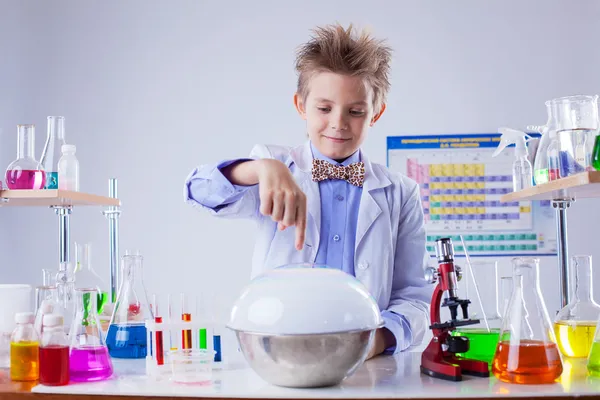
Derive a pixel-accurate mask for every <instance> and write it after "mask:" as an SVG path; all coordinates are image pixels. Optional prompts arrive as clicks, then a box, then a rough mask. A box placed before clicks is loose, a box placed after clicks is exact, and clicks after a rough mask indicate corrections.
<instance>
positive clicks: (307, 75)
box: [296, 24, 392, 113]
mask: <svg viewBox="0 0 600 400" xmlns="http://www.w3.org/2000/svg"><path fill="white" fill-rule="evenodd" d="M313 33H314V34H313V36H312V37H311V39H310V40H309V41H308V42H306V43H304V44H303V45H302V46H300V47H299V48H298V51H297V54H296V72H297V73H298V88H297V92H298V94H299V95H300V97H301V98H302V99H303V101H306V97H307V96H308V92H309V84H310V79H311V78H312V76H313V75H314V74H316V73H319V72H333V73H338V74H344V75H350V76H360V77H362V78H364V79H365V80H366V82H367V83H368V84H369V85H370V86H371V88H372V89H373V109H374V110H375V112H376V113H377V112H379V109H380V107H381V105H382V104H383V103H384V102H385V101H386V98H387V93H388V91H389V88H390V82H389V71H390V61H391V54H392V50H391V48H390V47H388V46H386V45H385V42H384V41H383V40H378V39H375V38H373V37H371V35H370V34H369V33H368V31H367V30H362V31H361V32H360V34H358V35H356V34H354V28H353V26H352V24H350V25H349V26H348V28H347V29H344V27H342V26H341V25H339V24H336V25H327V26H324V27H317V28H316V29H314V30H313Z"/></svg>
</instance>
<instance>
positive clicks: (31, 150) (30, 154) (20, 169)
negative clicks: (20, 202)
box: [5, 125, 46, 189]
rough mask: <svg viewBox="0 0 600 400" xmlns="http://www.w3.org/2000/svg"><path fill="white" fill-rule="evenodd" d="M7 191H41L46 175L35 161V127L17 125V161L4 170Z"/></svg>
mask: <svg viewBox="0 0 600 400" xmlns="http://www.w3.org/2000/svg"><path fill="white" fill-rule="evenodd" d="M5 178H6V186H8V188H9V189H43V188H44V185H45V184H46V174H45V173H44V169H43V167H42V165H41V164H40V163H39V162H38V161H37V160H36V159H35V125H17V159H16V160H14V161H13V162H11V163H10V164H9V165H8V167H7V168H6V177H5Z"/></svg>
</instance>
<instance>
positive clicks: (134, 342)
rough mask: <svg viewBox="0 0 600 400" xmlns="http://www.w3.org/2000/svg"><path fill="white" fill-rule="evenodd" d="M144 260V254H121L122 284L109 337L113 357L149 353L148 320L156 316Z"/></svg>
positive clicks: (140, 355) (138, 355) (107, 342)
mask: <svg viewBox="0 0 600 400" xmlns="http://www.w3.org/2000/svg"><path fill="white" fill-rule="evenodd" d="M142 262H143V258H142V256H141V255H140V254H127V253H126V254H125V255H124V256H123V257H121V276H122V279H121V280H122V283H121V287H120V289H119V294H118V296H117V302H116V304H115V308H114V310H113V314H112V318H111V320H110V325H109V327H108V335H107V337H106V344H107V345H108V350H109V351H110V355H111V357H116V358H144V357H146V354H147V347H148V343H147V339H146V327H145V325H144V321H145V320H147V319H153V318H154V317H153V315H152V310H151V309H150V306H149V302H148V297H147V294H146V288H145V287H144V280H143V272H142Z"/></svg>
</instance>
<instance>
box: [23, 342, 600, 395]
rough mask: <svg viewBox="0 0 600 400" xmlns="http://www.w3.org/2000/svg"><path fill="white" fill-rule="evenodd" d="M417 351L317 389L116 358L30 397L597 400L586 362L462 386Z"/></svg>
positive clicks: (246, 374)
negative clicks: (427, 370) (164, 375)
mask: <svg viewBox="0 0 600 400" xmlns="http://www.w3.org/2000/svg"><path fill="white" fill-rule="evenodd" d="M420 357H421V354H420V353H402V354H398V355H396V356H393V357H392V356H380V357H377V358H374V359H372V360H369V361H367V362H366V363H365V364H363V365H362V366H361V367H360V368H359V369H358V370H357V371H356V373H355V374H354V375H352V376H351V377H349V378H347V379H346V380H345V381H344V382H343V383H342V384H341V385H339V386H336V387H329V388H319V389H289V388H282V387H277V386H272V385H269V384H268V383H266V382H265V381H263V380H262V379H261V378H260V377H258V375H256V374H255V373H254V371H252V370H251V369H250V368H249V367H247V366H245V365H238V366H237V367H232V368H231V369H227V370H222V371H214V373H213V383H212V385H209V386H191V385H190V386H186V385H181V384H175V383H171V382H168V381H155V380H152V379H151V378H147V377H146V376H144V361H143V360H114V359H113V361H114V367H115V376H114V377H113V378H112V379H111V380H108V381H104V382H95V383H85V384H70V385H68V386H62V387H45V386H39V385H38V386H36V387H34V388H33V390H32V391H33V392H34V393H52V394H79V395H103V396H142V397H149V396H169V397H171V396H181V397H204V398H236V399H242V398H243V399H248V398H258V399H272V398H278V399H288V398H290V399H291V398H293V399H306V398H344V399H349V398H352V399H358V398H405V399H408V398H419V399H423V398H428V399H434V398H435V399H439V398H493V397H510V398H528V397H545V398H548V397H553V398H556V397H579V396H590V395H591V396H595V397H598V398H600V378H592V377H588V376H587V371H586V369H585V360H574V361H569V360H566V361H565V365H564V367H565V368H564V372H563V375H562V376H561V378H560V381H559V382H557V383H553V384H549V385H515V384H506V383H503V382H499V381H498V380H496V378H494V377H490V378H476V377H469V376H465V377H464V379H463V381H462V382H449V381H444V380H440V379H434V378H431V377H428V376H425V375H422V374H421V373H420V371H419V365H420Z"/></svg>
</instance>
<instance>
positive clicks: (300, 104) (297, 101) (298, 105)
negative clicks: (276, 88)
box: [294, 93, 306, 119]
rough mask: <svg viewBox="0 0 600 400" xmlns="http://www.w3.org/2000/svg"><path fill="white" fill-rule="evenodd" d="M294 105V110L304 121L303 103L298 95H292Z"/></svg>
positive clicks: (304, 110)
mask: <svg viewBox="0 0 600 400" xmlns="http://www.w3.org/2000/svg"><path fill="white" fill-rule="evenodd" d="M294 105H295V106H296V110H297V111H298V114H300V117H302V119H306V109H305V108H304V102H303V101H302V97H300V95H299V94H298V93H294Z"/></svg>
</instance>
